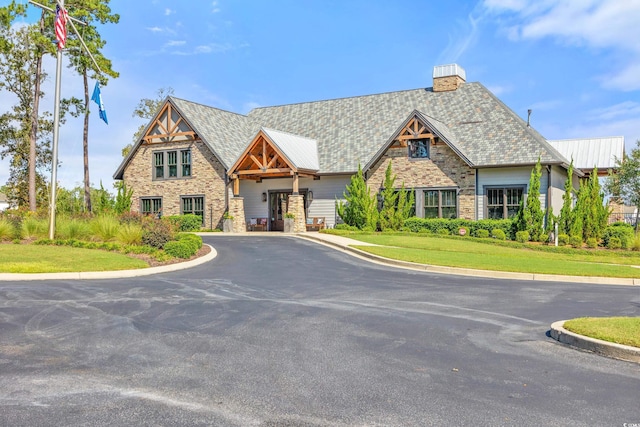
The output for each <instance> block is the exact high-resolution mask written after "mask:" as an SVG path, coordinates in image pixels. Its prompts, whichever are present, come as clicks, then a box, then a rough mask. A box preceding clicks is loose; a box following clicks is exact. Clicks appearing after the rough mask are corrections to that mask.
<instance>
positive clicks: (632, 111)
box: [589, 101, 640, 132]
mask: <svg viewBox="0 0 640 427" xmlns="http://www.w3.org/2000/svg"><path fill="white" fill-rule="evenodd" d="M589 117H591V118H593V119H594V120H596V119H597V120H612V119H620V118H637V117H640V102H635V101H625V102H621V103H619V104H615V105H611V106H608V107H604V108H596V109H593V110H591V111H589ZM638 132H640V129H638Z"/></svg>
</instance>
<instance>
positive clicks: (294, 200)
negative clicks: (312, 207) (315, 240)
mask: <svg viewBox="0 0 640 427" xmlns="http://www.w3.org/2000/svg"><path fill="white" fill-rule="evenodd" d="M287 213H292V214H293V215H294V216H295V221H294V224H293V232H294V233H304V232H305V231H307V223H306V218H305V216H304V196H302V195H299V194H295V195H294V194H291V195H289V210H288V211H287Z"/></svg>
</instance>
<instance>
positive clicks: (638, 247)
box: [631, 234, 640, 251]
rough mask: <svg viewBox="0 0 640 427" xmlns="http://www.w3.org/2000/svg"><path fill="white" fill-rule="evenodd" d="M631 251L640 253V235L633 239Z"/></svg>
mask: <svg viewBox="0 0 640 427" xmlns="http://www.w3.org/2000/svg"><path fill="white" fill-rule="evenodd" d="M631 250H632V251H640V234H636V235H635V237H634V238H633V242H631Z"/></svg>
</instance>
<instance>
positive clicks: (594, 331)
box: [564, 317, 640, 347]
mask: <svg viewBox="0 0 640 427" xmlns="http://www.w3.org/2000/svg"><path fill="white" fill-rule="evenodd" d="M564 328H565V329H566V330H568V331H571V332H574V333H576V334H580V335H585V336H588V337H591V338H597V339H599V340H603V341H609V342H614V343H618V344H624V345H630V346H633V347H640V317H581V318H579V319H573V320H568V321H566V322H565V323H564Z"/></svg>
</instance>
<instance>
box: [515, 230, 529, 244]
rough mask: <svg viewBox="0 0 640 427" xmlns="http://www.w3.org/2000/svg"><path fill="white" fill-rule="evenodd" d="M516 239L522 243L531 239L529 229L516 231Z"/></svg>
mask: <svg viewBox="0 0 640 427" xmlns="http://www.w3.org/2000/svg"><path fill="white" fill-rule="evenodd" d="M516 241H517V242H520V243H527V242H528V241H529V232H528V231H518V232H517V233H516Z"/></svg>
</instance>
